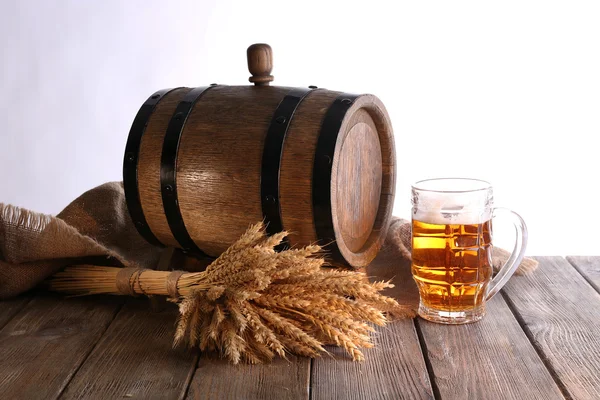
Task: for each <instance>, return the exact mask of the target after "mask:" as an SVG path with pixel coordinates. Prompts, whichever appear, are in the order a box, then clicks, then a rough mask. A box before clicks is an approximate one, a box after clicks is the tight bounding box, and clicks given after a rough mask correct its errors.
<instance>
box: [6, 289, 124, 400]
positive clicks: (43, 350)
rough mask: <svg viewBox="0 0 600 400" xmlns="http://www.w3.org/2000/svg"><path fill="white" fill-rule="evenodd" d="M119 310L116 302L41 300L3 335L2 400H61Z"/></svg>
mask: <svg viewBox="0 0 600 400" xmlns="http://www.w3.org/2000/svg"><path fill="white" fill-rule="evenodd" d="M119 307H120V303H119V301H117V299H115V298H113V297H102V301H100V300H99V298H98V297H95V298H71V299H65V298H63V297H61V296H60V295H56V294H45V293H42V294H39V295H37V296H36V297H35V298H34V299H33V300H32V301H31V302H30V303H29V304H27V306H26V307H25V308H24V309H23V310H22V311H21V312H20V313H19V314H17V315H16V316H15V317H14V318H13V319H12V320H11V321H10V322H9V323H8V324H7V325H6V326H5V327H4V328H3V329H2V330H1V331H0V393H2V398H5V399H53V398H57V397H58V396H59V395H60V393H61V392H62V391H63V389H64V388H65V386H66V385H67V384H68V382H69V381H70V380H71V378H72V376H73V374H74V373H75V372H76V371H77V369H78V368H79V367H80V365H81V364H82V362H83V361H84V360H85V359H86V357H87V356H88V354H89V353H90V351H91V350H92V348H93V346H94V345H95V344H96V342H97V341H98V340H99V339H100V337H101V336H102V334H103V333H104V332H105V331H106V328H107V327H108V325H109V324H110V323H111V322H112V320H113V319H114V316H115V314H116V312H117V310H118V309H119Z"/></svg>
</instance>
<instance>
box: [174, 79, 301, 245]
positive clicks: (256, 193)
mask: <svg viewBox="0 0 600 400" xmlns="http://www.w3.org/2000/svg"><path fill="white" fill-rule="evenodd" d="M289 90H290V88H285V87H274V86H263V87H251V86H241V87H239V86H217V87H214V88H211V89H210V90H209V91H207V92H206V93H205V94H204V95H203V97H202V98H201V99H200V100H199V101H198V103H196V105H195V107H194V109H193V111H192V112H191V114H190V116H189V117H188V120H187V122H186V125H185V128H184V130H183V134H182V137H181V142H180V145H179V152H178V156H177V192H178V197H179V206H180V209H181V215H182V217H183V221H184V223H185V225H186V227H187V230H188V232H189V234H190V236H191V237H192V238H193V239H194V241H195V242H196V244H197V245H198V247H199V248H200V249H202V250H203V251H204V252H205V253H207V254H208V255H211V256H218V255H219V254H220V253H222V252H223V251H225V250H226V249H227V247H228V246H229V245H230V244H231V243H233V242H234V241H235V240H237V239H238V238H239V237H240V235H241V234H243V233H244V231H245V230H246V229H247V228H248V225H249V224H252V223H256V222H257V221H260V220H262V219H263V215H262V207H261V196H260V178H261V161H262V155H263V149H264V142H265V136H266V134H267V130H268V127H269V124H270V122H271V118H272V117H273V113H274V111H275V109H276V108H277V105H278V104H279V102H280V101H281V100H282V99H283V97H284V96H285V94H286V93H287V92H288V91H289Z"/></svg>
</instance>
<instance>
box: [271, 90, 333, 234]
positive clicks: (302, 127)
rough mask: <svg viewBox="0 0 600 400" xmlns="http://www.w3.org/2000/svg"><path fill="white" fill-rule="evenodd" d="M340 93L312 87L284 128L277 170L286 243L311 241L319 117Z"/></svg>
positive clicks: (321, 116)
mask: <svg viewBox="0 0 600 400" xmlns="http://www.w3.org/2000/svg"><path fill="white" fill-rule="evenodd" d="M339 95H340V92H332V91H329V90H324V89H316V90H313V91H312V92H311V93H309V94H308V96H306V98H305V99H304V100H303V101H302V103H300V105H299V106H298V108H297V109H296V113H295V114H294V118H293V119H292V122H291V123H290V126H289V128H288V132H287V136H286V138H285V143H284V144H283V154H282V157H281V166H280V172H279V193H280V202H279V204H280V207H281V219H282V222H283V228H284V229H285V230H287V231H288V232H290V235H289V240H290V243H292V244H295V245H297V246H306V245H308V244H312V243H314V242H315V240H316V238H317V233H316V231H315V224H314V221H313V206H312V176H313V163H314V158H315V149H316V148H317V140H318V139H319V132H320V130H321V123H322V122H323V117H324V116H325V113H326V112H327V110H328V109H329V106H330V105H331V103H333V101H334V100H335V98H336V97H337V96H339Z"/></svg>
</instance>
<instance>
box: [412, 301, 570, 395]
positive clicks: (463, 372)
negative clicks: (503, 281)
mask: <svg viewBox="0 0 600 400" xmlns="http://www.w3.org/2000/svg"><path fill="white" fill-rule="evenodd" d="M417 323H418V326H419V328H420V330H421V332H422V337H423V340H424V343H425V345H426V349H427V353H426V356H427V358H428V360H429V363H430V365H431V368H432V371H433V374H434V376H435V386H436V388H437V390H438V392H439V394H440V397H441V398H442V399H500V398H501V399H515V400H517V399H528V400H529V399H560V398H563V397H562V394H561V392H560V389H559V388H558V386H557V385H556V383H555V382H554V380H553V378H552V376H551V374H550V372H549V371H548V370H547V369H546V367H545V366H544V364H543V363H542V361H541V360H540V357H539V356H538V354H537V353H536V351H535V349H534V347H533V346H532V344H531V343H530V342H529V339H528V338H527V336H526V335H525V333H524V332H523V330H522V329H521V327H520V326H519V323H518V322H517V320H516V319H515V318H514V316H513V314H512V312H511V311H510V309H509V308H508V306H507V304H506V302H505V301H504V299H503V298H502V296H496V297H494V298H493V299H492V300H490V301H489V302H488V303H487V315H486V316H485V317H484V318H483V320H481V321H479V322H477V323H474V324H465V325H453V326H452V325H442V324H436V323H433V322H429V321H425V320H422V319H419V320H418V322H417Z"/></svg>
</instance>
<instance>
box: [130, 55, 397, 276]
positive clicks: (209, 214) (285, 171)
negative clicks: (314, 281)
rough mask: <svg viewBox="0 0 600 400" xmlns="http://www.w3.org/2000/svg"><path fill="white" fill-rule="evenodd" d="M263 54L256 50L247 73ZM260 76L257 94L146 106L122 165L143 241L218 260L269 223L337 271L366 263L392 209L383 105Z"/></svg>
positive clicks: (167, 96) (216, 91)
mask: <svg viewBox="0 0 600 400" xmlns="http://www.w3.org/2000/svg"><path fill="white" fill-rule="evenodd" d="M255 46H256V45H255ZM263 46H265V45H260V46H259V47H258V48H255V49H252V47H251V48H250V49H249V63H250V64H252V61H251V60H252V58H251V55H255V53H256V51H263V52H264V51H266V50H265V47H263ZM267 50H268V51H269V53H268V56H269V57H268V58H270V48H269V49H267ZM257 58H258V60H260V61H264V57H263V58H261V55H260V54H259V55H258V57H257ZM268 61H269V60H268ZM255 70H256V68H255ZM258 70H259V71H258V72H256V71H252V68H251V72H253V73H254V74H255V75H254V76H253V77H252V78H250V80H251V81H252V80H253V79H254V80H255V83H258V84H257V85H256V86H225V85H214V84H213V85H210V86H207V87H199V88H193V89H192V88H177V89H170V90H162V91H159V92H156V93H154V94H153V95H152V96H150V98H149V99H148V100H147V101H146V102H145V103H144V105H143V106H142V107H141V109H140V111H139V112H138V115H137V116H136V118H135V120H134V123H133V126H132V128H131V132H130V135H129V139H128V142H127V147H126V151H125V161H124V186H125V194H126V198H127V204H128V208H129V211H130V214H131V217H132V219H133V221H134V223H135V225H136V227H137V228H138V231H139V232H140V234H142V235H143V236H144V237H145V238H146V239H147V240H148V241H150V242H151V243H154V244H156V245H164V246H174V247H179V248H182V249H184V250H185V251H187V252H189V253H191V254H195V255H209V256H218V255H219V254H220V253H222V252H223V251H224V250H225V249H226V248H227V247H228V246H229V245H231V244H232V243H233V242H234V241H235V240H237V239H238V238H239V236H240V235H241V234H242V233H243V232H244V231H245V230H246V229H247V228H248V226H249V225H250V224H253V223H256V222H258V221H260V220H264V221H265V222H266V223H267V224H268V225H267V231H268V232H269V233H271V234H272V233H275V232H278V231H280V230H287V231H288V232H289V236H288V238H287V240H288V242H289V245H291V246H294V247H297V246H304V245H308V244H311V243H315V242H316V243H320V244H323V245H327V247H326V250H327V251H328V252H329V254H330V256H331V259H332V261H333V262H334V263H341V264H346V265H351V266H354V267H361V266H365V265H367V264H368V263H369V262H370V261H371V260H372V259H373V258H374V257H375V255H376V254H377V252H378V250H379V248H380V247H381V244H382V241H383V239H384V237H385V234H386V232H387V228H388V226H389V222H390V217H391V211H392V206H393V202H394V187H395V153H394V142H393V138H392V126H391V123H390V119H389V116H388V114H387V112H386V110H385V107H384V106H383V104H382V103H381V101H380V100H379V99H378V98H377V97H375V96H372V95H368V94H366V95H353V94H348V93H342V92H335V91H330V90H325V89H318V88H315V87H310V88H306V89H303V88H289V87H276V86H268V82H269V80H268V77H270V75H269V74H270V67H269V68H265V69H260V68H258ZM265 79H267V80H266V81H265ZM270 80H272V77H270Z"/></svg>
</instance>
